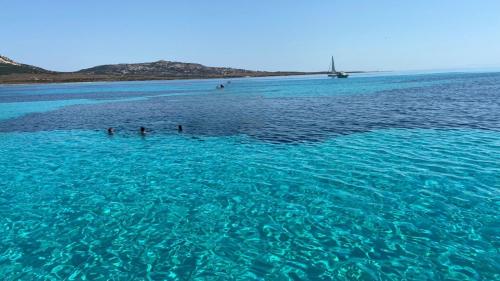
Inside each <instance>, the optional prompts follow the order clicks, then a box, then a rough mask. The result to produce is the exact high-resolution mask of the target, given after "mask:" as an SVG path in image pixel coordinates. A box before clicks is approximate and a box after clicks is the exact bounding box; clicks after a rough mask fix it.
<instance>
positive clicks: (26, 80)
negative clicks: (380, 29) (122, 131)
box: [0, 71, 367, 85]
mask: <svg viewBox="0 0 500 281" xmlns="http://www.w3.org/2000/svg"><path fill="white" fill-rule="evenodd" d="M349 73H367V72H365V71H353V72H349ZM320 74H327V72H262V73H257V74H255V73H254V74H252V75H224V76H222V75H209V76H198V75H184V76H112V75H75V74H74V73H58V74H9V75H0V85H33V84H63V83H92V82H128V81H130V82H132V81H161V80H193V79H196V80H205V79H232V78H247V77H248V78H257V77H279V76H283V77H286V76H306V75H320Z"/></svg>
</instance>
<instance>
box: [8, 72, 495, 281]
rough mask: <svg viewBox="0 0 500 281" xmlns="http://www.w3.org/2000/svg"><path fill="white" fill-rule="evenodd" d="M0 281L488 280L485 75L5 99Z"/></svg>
mask: <svg viewBox="0 0 500 281" xmlns="http://www.w3.org/2000/svg"><path fill="white" fill-rule="evenodd" d="M227 81H231V83H228V84H226V87H225V88H224V89H223V90H216V89H215V86H216V85H217V84H219V83H226V82H227ZM179 124H181V125H182V126H183V129H184V130H183V132H178V131H177V125H179ZM140 126H144V127H146V129H147V131H148V132H147V135H146V136H141V135H140V134H139V133H138V132H139V131H138V130H139V127H140ZM108 127H113V128H115V130H116V132H115V134H114V135H113V136H108V135H107V133H106V129H107V128H108ZM0 280H293V281H296V280H488V281H489V280H500V73H493V72H492V73H434V74H430V73H427V74H406V75H396V73H379V74H371V75H368V74H364V75H353V76H352V77H351V78H349V79H330V78H327V77H326V76H302V77H286V78H285V77H275V78H246V79H231V80H184V81H148V82H111V83H72V84H71V83H70V84H51V85H2V86H0Z"/></svg>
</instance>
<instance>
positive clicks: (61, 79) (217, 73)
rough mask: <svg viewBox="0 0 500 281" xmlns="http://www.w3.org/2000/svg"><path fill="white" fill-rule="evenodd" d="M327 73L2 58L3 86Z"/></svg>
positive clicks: (177, 64)
mask: <svg viewBox="0 0 500 281" xmlns="http://www.w3.org/2000/svg"><path fill="white" fill-rule="evenodd" d="M327 73H328V72H326V71H322V72H300V71H254V70H246V69H237V68H229V67H209V66H204V65H201V64H196V63H184V62H173V61H164V60H160V61H156V62H150V63H132V64H108V65H100V66H96V67H92V68H87V69H82V70H79V71H74V72H57V71H50V70H46V69H43V68H40V67H36V66H32V65H27V64H21V63H18V62H15V61H13V60H11V59H9V58H7V57H3V56H0V84H38V83H72V82H112V81H149V80H182V79H214V78H221V79H226V78H241V77H271V76H292V75H314V74H327ZM347 73H363V71H351V72H347Z"/></svg>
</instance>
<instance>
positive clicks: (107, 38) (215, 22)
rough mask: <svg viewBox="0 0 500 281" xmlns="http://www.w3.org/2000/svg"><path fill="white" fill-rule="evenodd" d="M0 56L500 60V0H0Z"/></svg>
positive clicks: (45, 60) (379, 62)
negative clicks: (332, 56) (333, 57)
mask: <svg viewBox="0 0 500 281" xmlns="http://www.w3.org/2000/svg"><path fill="white" fill-rule="evenodd" d="M0 7H1V11H0V36H1V37H0V38H1V42H0V54H2V55H5V56H8V57H11V58H13V59H15V60H17V61H20V62H23V63H28V64H33V65H37V66H41V67H44V68H47V69H51V70H61V71H71V70H77V69H81V68H85V67H91V66H95V65H99V64H107V63H123V62H147V61H155V60H159V59H165V60H177V61H186V62H199V63H202V64H205V65H210V66H231V67H241V68H247V69H259V70H303V71H320V70H326V69H327V68H328V65H329V58H330V56H331V55H335V58H336V63H337V68H339V69H341V70H416V69H453V68H471V67H498V66H500V1H498V0H477V1H474V0H454V1H452V0H439V1H436V0H421V1H401V0H378V1H373V0H358V1H351V0H343V1H337V0H324V1H319V0H318V1H314V0H311V1H293V0H288V1H284V0H267V1H260V0H253V1H236V0H232V1H229V0H220V1H217V0H214V1H201V0H200V1H189V0H185V1H152V0H150V1H125V0H121V1H114V0H107V1H94V0H86V1H68V0H64V1H62V0H52V1H42V0H38V1H37V0H33V1H25V0H15V1H14V0H0Z"/></svg>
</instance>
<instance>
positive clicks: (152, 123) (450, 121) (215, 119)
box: [0, 74, 500, 142]
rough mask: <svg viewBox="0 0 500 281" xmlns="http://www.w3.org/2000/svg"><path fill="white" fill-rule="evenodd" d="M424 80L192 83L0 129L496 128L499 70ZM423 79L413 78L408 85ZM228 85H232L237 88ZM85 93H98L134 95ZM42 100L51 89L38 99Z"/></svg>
mask: <svg viewBox="0 0 500 281" xmlns="http://www.w3.org/2000/svg"><path fill="white" fill-rule="evenodd" d="M431 78H432V77H431ZM431 78H429V79H430V80H431V81H437V83H435V84H432V85H428V86H421V87H418V86H411V87H402V88H396V89H390V90H382V91H377V92H375V93H368V94H364V93H363V92H352V93H351V94H343V95H327V96H314V95H313V96H300V95H299V96H295V95H293V94H292V95H290V96H287V95H286V94H284V95H282V96H278V97H274V96H272V95H270V96H267V95H266V90H269V89H266V88H265V87H263V88H262V89H260V91H259V89H257V90H256V91H254V92H252V93H251V94H246V95H232V94H229V93H218V92H215V93H212V94H203V95H199V94H196V92H201V90H199V89H198V90H196V91H194V92H193V93H192V94H191V95H184V96H168V95H167V96H161V97H152V96H154V95H159V94H165V93H166V92H148V93H147V94H145V93H144V94H143V95H149V96H150V97H149V98H147V99H144V100H134V101H115V102H107V103H99V104H86V105H73V106H67V107H63V108H60V109H58V110H54V111H49V112H43V113H32V114H28V115H24V116H21V117H19V118H15V119H9V120H4V121H1V122H0V132H14V131H21V132H36V131H52V130H74V129H90V130H105V129H106V128H107V127H115V128H116V129H117V132H118V133H120V134H134V133H135V132H136V131H137V130H138V128H139V127H140V126H145V127H146V128H148V129H149V130H151V131H152V133H154V134H165V133H166V134H170V133H175V132H176V126H177V124H182V125H183V127H184V132H185V133H186V134H192V135H200V136H230V135H237V134H245V135H248V136H251V137H253V138H256V139H259V140H265V141H271V142H300V141H321V140H324V139H326V138H328V137H329V136H332V135H338V134H342V135H344V134H351V133H355V132H365V131H371V130H377V129H389V128H409V129H411V128H438V129H457V128H469V129H485V130H500V93H499V88H500V75H492V74H484V75H479V74H474V75H470V76H465V77H462V76H459V77H458V78H456V77H453V79H449V78H448V79H445V78H442V77H441V78H439V77H437V78H436V77H434V78H432V79H431ZM438 78H439V79H438ZM459 78H460V79H459ZM424 79H425V77H424V78H422V77H416V78H412V79H408V81H407V83H410V84H411V83H415V82H419V81H422V80H424ZM443 81H445V82H443ZM411 85H414V84H411ZM306 86H307V85H306ZM231 87H233V86H231ZM234 87H235V88H234V89H233V90H235V91H237V88H236V87H238V86H237V85H235V86H234ZM181 92H182V91H181ZM167 93H168V92H167ZM75 96H78V97H79V98H82V97H83V96H82V95H75ZM84 96H86V97H87V98H98V99H100V98H102V97H107V98H115V97H122V98H123V97H140V94H139V93H134V94H130V93H117V94H111V95H109V93H108V94H102V93H101V94H97V93H94V94H90V95H89V94H86V95H84ZM9 97H10V96H9ZM30 97H31V96H30ZM47 98H49V99H51V98H53V95H50V94H49V95H43V96H42V97H41V99H42V100H46V99H47ZM30 99H31V98H30Z"/></svg>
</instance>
